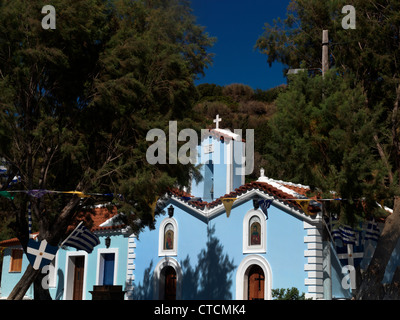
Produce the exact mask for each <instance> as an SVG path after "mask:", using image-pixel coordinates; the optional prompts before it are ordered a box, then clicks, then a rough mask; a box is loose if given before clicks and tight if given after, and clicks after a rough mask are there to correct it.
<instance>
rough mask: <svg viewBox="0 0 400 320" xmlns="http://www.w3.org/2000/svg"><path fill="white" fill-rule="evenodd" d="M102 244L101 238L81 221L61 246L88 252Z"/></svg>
mask: <svg viewBox="0 0 400 320" xmlns="http://www.w3.org/2000/svg"><path fill="white" fill-rule="evenodd" d="M98 244H100V240H99V238H98V237H97V236H96V235H95V234H94V233H92V232H90V231H89V229H87V228H86V227H85V226H84V225H83V221H81V222H80V223H79V224H78V226H77V227H76V228H75V230H74V231H72V232H71V234H70V235H69V236H68V237H67V239H65V240H64V241H63V242H62V243H61V246H64V245H65V246H69V247H73V248H76V249H78V250H85V251H86V252H87V253H91V252H92V251H93V248H94V247H95V246H97V245H98Z"/></svg>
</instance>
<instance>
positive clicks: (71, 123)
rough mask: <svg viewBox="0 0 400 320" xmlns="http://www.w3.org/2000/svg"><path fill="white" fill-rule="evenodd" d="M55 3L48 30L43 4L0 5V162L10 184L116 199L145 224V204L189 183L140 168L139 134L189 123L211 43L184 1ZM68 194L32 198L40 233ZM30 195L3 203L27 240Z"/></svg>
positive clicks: (175, 168) (143, 164) (160, 168)
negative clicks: (13, 181)
mask: <svg viewBox="0 0 400 320" xmlns="http://www.w3.org/2000/svg"><path fill="white" fill-rule="evenodd" d="M52 5H53V6H54V7H55V8H57V25H56V29H55V30H43V29H42V28H41V19H42V17H43V15H42V14H41V8H42V4H41V3H37V2H29V3H27V2H26V1H22V0H16V1H13V2H12V3H10V2H8V1H1V2H0V22H1V23H0V71H1V73H0V90H1V92H2V96H1V97H0V142H1V144H0V157H1V158H2V160H3V159H4V160H5V161H6V163H7V169H8V171H9V174H10V176H15V175H19V176H21V182H20V183H19V184H17V185H14V186H13V188H15V189H22V190H27V189H51V190H75V189H76V190H81V191H83V192H92V193H95V192H100V193H110V192H111V193H116V194H118V193H119V194H124V200H125V201H124V203H123V204H121V202H120V201H119V202H118V204H119V205H122V208H123V209H124V210H125V211H124V212H125V213H127V214H129V213H132V215H131V218H132V217H134V218H132V219H131V220H134V219H137V218H142V219H141V221H142V222H144V223H145V224H149V225H151V224H152V223H153V220H152V217H151V212H150V206H149V205H150V204H151V203H153V202H154V199H155V198H156V197H158V196H160V195H162V194H164V193H165V192H166V190H167V188H168V187H172V186H179V185H187V184H188V179H189V178H188V177H189V173H190V172H192V171H194V170H195V169H194V168H193V167H192V166H182V165H172V166H168V165H155V166H152V165H149V164H148V163H147V161H146V158H145V155H146V150H147V147H148V146H149V144H150V143H148V142H146V140H145V137H146V134H147V132H148V131H149V130H150V129H153V128H160V129H162V130H165V131H166V132H168V129H167V127H168V121H169V120H179V125H180V126H182V127H194V128H196V124H195V121H193V120H191V119H189V118H188V115H190V110H191V106H192V103H193V99H194V97H195V92H196V88H195V86H194V79H196V77H197V76H198V75H201V74H203V72H204V69H205V68H206V67H207V66H208V65H209V64H210V63H211V55H210V54H208V53H207V49H208V47H210V46H211V45H212V44H213V42H214V40H213V39H212V38H210V37H209V36H208V34H207V33H205V32H204V28H203V27H201V26H199V25H197V24H196V22H195V18H194V16H193V15H192V14H191V8H190V6H189V3H188V2H187V1H185V0H168V1H161V0H158V1H157V0H156V1H150V0H138V1H124V0H115V1H102V0H89V1H86V0H78V1H75V0H74V1H72V0H67V1H65V0H62V1H61V0H55V1H53V2H52ZM6 186H7V184H4V185H3V186H2V187H3V188H6ZM70 199H71V197H63V196H59V195H56V196H54V195H53V196H51V195H47V196H45V197H43V198H41V199H31V200H32V202H33V209H34V210H33V212H34V219H36V221H37V222H40V224H39V228H40V230H41V231H43V233H44V234H43V236H44V237H46V234H48V235H50V234H53V235H54V234H56V233H59V232H58V231H59V229H57V228H59V227H60V226H63V227H62V228H65V226H66V225H67V224H68V221H63V222H62V221H60V220H59V219H61V218H60V214H59V213H60V212H61V211H62V210H63V208H65V206H66V205H67V204H68V203H69V200H70ZM3 200H4V199H3ZM3 200H2V201H3ZM27 200H28V199H27V197H23V196H21V197H18V198H16V199H15V200H14V201H13V203H12V205H11V207H10V206H9V207H10V210H9V211H10V212H9V214H15V215H19V216H20V217H19V218H18V219H17V221H16V224H15V230H16V232H17V233H18V232H21V233H22V234H23V233H25V231H24V230H23V229H24V228H25V227H26V226H25V225H24V224H23V221H24V219H25V218H24V217H25V213H26V202H27ZM4 201H5V200H4ZM104 201H109V199H104V198H101V197H100V198H98V199H93V198H88V199H85V200H84V201H82V202H81V203H80V205H81V206H84V205H86V206H87V205H91V204H94V203H97V202H104ZM77 203H78V202H77ZM68 208H69V207H68ZM70 209H71V208H69V209H68V210H70ZM76 210H79V206H75V207H73V208H72V210H70V211H71V214H69V215H68V219H70V218H71V217H72V216H73V213H74V212H75V211H76ZM39 212H46V215H43V214H41V215H39V214H38V213H39ZM65 217H66V216H65ZM65 217H64V218H65ZM135 226H137V225H136V224H135ZM51 228H53V229H54V230H50V229H51ZM62 228H61V229H62ZM139 229H140V227H139ZM18 230H20V231H18ZM57 230H58V231H57ZM59 236H62V234H60V235H59Z"/></svg>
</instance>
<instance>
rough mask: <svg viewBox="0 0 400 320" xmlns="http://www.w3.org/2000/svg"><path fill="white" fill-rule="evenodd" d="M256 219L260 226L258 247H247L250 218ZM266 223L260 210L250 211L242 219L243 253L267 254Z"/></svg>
mask: <svg viewBox="0 0 400 320" xmlns="http://www.w3.org/2000/svg"><path fill="white" fill-rule="evenodd" d="M254 216H256V217H258V218H259V219H260V225H261V235H260V239H261V243H260V245H252V246H251V245H249V223H250V219H251V218H252V217H254ZM266 230H267V223H266V221H265V215H264V213H262V212H261V210H254V209H251V210H249V211H247V213H246V215H245V216H244V218H243V253H266V252H267V233H266Z"/></svg>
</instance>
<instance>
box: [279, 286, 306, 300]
mask: <svg viewBox="0 0 400 320" xmlns="http://www.w3.org/2000/svg"><path fill="white" fill-rule="evenodd" d="M272 298H273V299H274V300H306V299H305V295H304V292H303V293H302V294H301V295H300V293H299V289H297V288H295V287H292V288H288V289H283V288H281V289H272Z"/></svg>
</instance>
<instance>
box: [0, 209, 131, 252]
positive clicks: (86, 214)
mask: <svg viewBox="0 0 400 320" xmlns="http://www.w3.org/2000/svg"><path fill="white" fill-rule="evenodd" d="M117 214H118V211H117V208H116V207H113V208H111V209H109V208H107V207H99V208H94V210H93V211H82V212H79V213H78V214H77V215H76V217H75V221H74V222H73V223H72V224H71V225H70V226H69V227H68V228H67V233H69V232H71V231H72V230H73V229H75V227H76V226H77V225H78V224H79V222H81V221H85V225H86V227H88V228H89V229H90V230H91V231H107V230H117V229H120V228H123V227H125V225H123V224H118V225H112V226H107V227H101V226H100V225H101V224H102V223H104V222H106V221H107V220H108V219H110V218H112V217H114V216H116V215H117ZM38 234H39V233H38V232H35V233H33V235H36V236H37V235H38ZM19 244H20V242H19V240H18V238H12V239H7V240H3V241H0V247H11V246H17V245H19Z"/></svg>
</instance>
